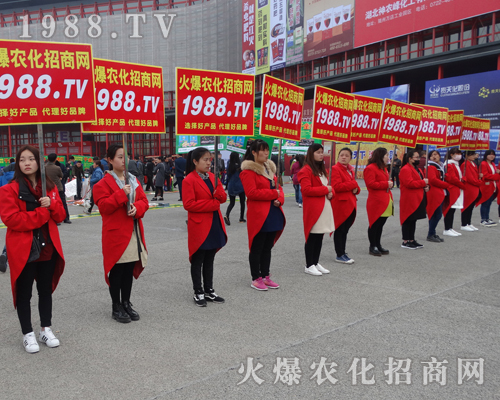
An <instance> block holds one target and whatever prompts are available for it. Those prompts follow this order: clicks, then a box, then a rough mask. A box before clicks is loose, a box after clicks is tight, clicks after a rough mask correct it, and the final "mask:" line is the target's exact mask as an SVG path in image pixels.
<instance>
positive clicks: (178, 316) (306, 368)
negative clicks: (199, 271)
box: [0, 185, 500, 400]
mask: <svg viewBox="0 0 500 400" xmlns="http://www.w3.org/2000/svg"><path fill="white" fill-rule="evenodd" d="M285 191H286V193H287V194H289V195H291V193H292V192H293V188H292V186H291V185H285ZM394 195H395V198H396V213H397V212H398V207H397V206H398V200H397V199H398V198H399V191H398V190H397V189H395V190H394ZM149 197H150V198H151V197H152V196H151V195H150V196H149ZM177 198H178V194H177V193H166V194H165V202H166V203H171V204H172V205H174V204H176V203H177V201H176V200H177ZM366 198H367V192H366V190H363V191H362V193H361V194H360V196H359V207H358V216H357V219H356V222H355V224H354V226H353V227H352V229H351V232H350V234H349V237H348V242H347V251H348V253H349V255H350V256H351V257H352V258H354V259H355V260H356V263H355V264H353V265H342V264H337V263H335V262H334V259H335V252H334V249H333V243H332V240H331V239H330V238H327V237H325V239H324V243H323V252H322V256H321V259H320V263H321V264H322V265H323V266H325V267H327V268H329V269H330V270H331V273H330V274H329V275H325V276H321V277H315V276H310V275H306V274H304V272H303V270H304V263H305V260H304V251H303V245H304V235H303V225H302V210H301V209H300V208H298V207H297V206H296V205H295V201H294V198H293V197H287V198H286V203H285V206H284V210H285V214H286V217H287V226H286V229H285V232H284V234H283V236H282V237H281V239H280V241H279V242H278V243H277V245H276V247H275V249H274V250H273V260H272V266H271V272H272V274H273V279H275V280H276V281H277V282H278V283H279V284H280V285H281V288H280V289H278V290H274V291H271V290H269V291H268V292H258V291H256V290H254V289H251V288H250V281H251V279H250V272H249V266H248V242H247V235H246V226H245V225H244V224H239V223H238V222H237V219H238V215H239V204H238V203H237V204H236V206H235V208H234V210H233V213H232V216H233V218H232V220H233V221H234V222H233V223H232V225H231V226H229V227H227V231H228V236H229V242H228V244H227V246H226V247H225V248H224V249H222V250H221V251H220V252H219V253H218V254H217V256H216V265H215V278H214V282H215V289H216V291H217V293H218V294H220V295H221V296H222V297H224V298H226V303H225V304H223V305H214V304H208V307H207V308H198V307H196V306H195V305H194V302H193V300H192V284H191V277H190V272H189V263H188V259H187V257H188V254H187V232H186V224H185V219H186V212H185V211H184V209H183V208H182V207H169V208H159V209H151V210H150V211H148V213H147V214H146V217H145V219H144V224H145V229H146V241H147V245H148V248H149V256H150V257H149V266H148V268H147V269H146V270H145V271H144V273H143V274H142V276H141V277H140V279H139V280H138V281H135V282H134V287H133V293H132V299H131V300H132V302H133V304H134V308H136V309H137V310H138V311H139V313H140V315H141V320H140V321H139V322H132V323H130V324H119V323H117V322H115V321H113V320H112V319H111V302H110V297H109V292H108V289H107V286H106V283H105V282H104V278H103V268H102V255H101V234H100V232H101V218H100V217H99V216H91V217H86V218H80V219H73V220H72V221H73V223H72V224H71V225H66V224H62V225H61V226H60V234H61V237H62V242H63V248H64V251H65V256H66V260H67V264H66V272H65V274H64V275H63V277H62V279H61V282H60V285H59V287H58V289H57V291H56V292H55V294H54V317H53V329H54V331H56V332H57V333H56V334H57V336H58V338H59V339H60V340H61V346H60V347H59V348H56V349H49V348H47V347H45V346H41V350H40V352H39V353H37V354H34V355H29V354H27V353H26V352H25V351H24V349H23V347H22V344H21V338H22V335H21V331H20V327H19V322H18V319H17V314H16V312H15V310H14V309H13V306H12V296H11V291H10V279H9V275H8V274H9V273H8V272H7V273H6V274H1V275H0V290H1V293H2V296H1V297H0V321H1V324H0V338H1V342H2V345H1V346H0V399H9V400H10V399H28V398H35V397H38V398H51V399H104V398H105V399H196V398H228V399H255V398H258V397H266V398H279V399H299V398H300V399H303V398H307V399H319V398H332V397H335V398H340V399H374V398H376V399H402V398H405V399H422V398H425V399H470V398H478V399H494V398H500V384H499V379H498V371H499V370H500V351H499V348H498V337H499V335H500V324H499V322H498V321H499V320H500V296H499V295H500V290H499V287H500V267H499V262H498V259H499V256H500V251H499V250H498V247H497V246H498V243H499V237H500V226H499V227H494V228H483V227H481V228H480V230H479V231H478V232H474V233H469V232H464V234H463V236H461V237H458V238H448V237H446V238H445V240H446V241H445V243H442V244H435V243H429V242H426V241H425V237H426V234H427V230H426V229H427V222H426V221H423V220H422V221H419V222H418V223H417V240H419V241H420V242H421V243H423V244H424V245H425V247H424V249H421V250H405V249H402V248H401V247H400V245H401V231H400V225H399V217H398V215H396V216H395V217H393V218H390V219H389V221H388V222H387V224H386V227H385V229H384V235H383V240H382V244H383V245H384V247H387V248H388V249H389V250H390V251H391V254H390V255H389V256H384V257H372V256H369V255H368V240H367V234H366V229H367V224H368V223H367V217H366V211H365V204H366ZM225 208H226V205H224V206H223V207H222V209H223V210H225ZM80 212H81V208H79V207H71V213H72V214H78V213H80ZM491 216H492V217H495V220H496V218H497V209H496V206H495V205H494V206H493V207H492V215H491ZM473 223H475V224H476V226H479V210H477V209H476V210H475V211H474V214H473ZM459 225H460V224H459V221H458V219H457V220H456V221H455V229H457V230H458V228H459ZM439 228H440V230H441V231H442V228H443V223H442V222H441V223H440V225H439ZM5 233H6V229H0V243H2V242H3V240H4V237H5ZM438 233H441V232H438ZM36 303H37V301H36V293H35V291H34V298H33V301H32V315H33V325H34V327H36V328H35V332H36V333H38V328H37V326H38V324H39V318H38V312H37V307H36V306H37V304H36ZM250 357H251V358H252V359H253V360H252V362H253V365H254V366H257V364H258V363H260V364H261V365H262V367H261V368H260V369H259V370H258V371H256V375H257V376H258V377H259V378H260V379H263V380H264V382H263V383H262V384H261V385H258V384H257V383H256V382H255V381H254V380H253V379H252V378H250V379H248V381H246V382H245V383H242V384H240V385H238V383H239V382H240V381H242V380H243V379H244V378H245V375H246V372H247V368H246V367H247V364H248V361H249V358H250ZM322 357H325V358H326V360H327V363H328V365H327V366H328V368H327V371H331V369H330V367H331V362H335V363H336V364H337V366H334V369H335V370H336V372H335V373H332V377H333V378H335V379H337V380H338V381H337V382H336V384H335V385H332V383H330V381H328V380H326V381H325V382H324V383H322V384H321V385H318V383H317V381H316V380H315V379H312V380H311V379H310V378H311V377H312V376H313V374H314V373H315V371H316V369H311V368H310V366H311V364H313V363H314V362H316V363H318V362H319V361H320V359H321V358H322ZM389 357H394V358H397V359H410V360H411V365H410V370H409V372H410V373H411V382H412V383H411V385H407V384H405V383H400V384H399V385H395V384H392V385H391V384H387V383H386V380H387V379H388V375H385V374H384V371H386V370H387V369H388V367H387V365H386V364H387V363H388V358H389ZM431 357H436V358H437V360H438V361H443V360H446V361H448V363H447V364H444V365H445V366H446V367H447V376H446V380H447V382H446V384H445V385H440V384H439V383H436V382H432V383H429V384H427V385H424V376H425V374H424V367H425V366H426V364H422V363H424V362H428V361H431ZM284 358H287V360H288V361H289V362H292V361H293V360H294V359H295V358H298V364H294V362H292V364H290V365H289V369H290V368H292V369H293V368H295V367H296V366H298V368H300V372H299V375H300V378H298V382H299V383H298V384H296V383H292V384H291V385H288V384H286V383H283V382H281V381H278V382H277V383H274V382H275V380H276V373H275V372H273V369H274V367H275V365H276V364H278V359H281V361H283V359H284ZM356 358H358V359H360V361H359V364H358V369H357V372H360V371H361V367H360V365H361V362H362V361H361V359H362V358H364V359H366V363H367V364H372V365H373V368H372V369H370V370H369V371H367V373H366V380H367V381H368V382H369V381H370V379H371V378H372V376H373V377H374V380H375V382H374V384H363V383H362V376H361V374H360V375H357V384H355V385H354V384H353V382H352V379H353V374H352V372H348V371H349V370H350V369H351V367H352V365H353V362H355V359H356ZM458 358H462V359H480V358H482V359H484V366H483V372H484V373H483V375H482V377H483V383H481V384H477V383H475V382H474V381H473V380H474V379H470V380H468V381H465V382H464V383H463V384H462V385H459V384H458V380H459V375H463V374H460V371H459V365H458ZM242 365H243V368H242V374H240V373H239V372H238V371H239V370H240V367H241V366H242ZM464 365H465V364H464ZM471 365H472V364H471ZM468 371H469V374H473V372H474V370H473V368H471V367H469V370H468ZM280 372H282V373H284V372H286V368H282V369H281V370H280ZM296 372H297V370H296ZM399 372H401V371H399ZM284 375H286V374H284ZM401 376H402V375H401ZM433 376H434V375H433ZM325 377H326V375H325V374H323V378H325ZM466 377H467V376H466ZM365 383H367V382H365Z"/></svg>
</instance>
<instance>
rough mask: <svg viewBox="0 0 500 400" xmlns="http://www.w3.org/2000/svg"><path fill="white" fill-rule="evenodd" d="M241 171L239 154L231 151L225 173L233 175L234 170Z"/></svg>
mask: <svg viewBox="0 0 500 400" xmlns="http://www.w3.org/2000/svg"><path fill="white" fill-rule="evenodd" d="M239 171H241V160H240V155H239V154H238V153H236V152H235V151H233V152H232V153H231V155H230V156H229V164H228V166H227V173H228V174H229V175H233V174H235V173H236V172H239Z"/></svg>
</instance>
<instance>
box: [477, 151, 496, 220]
mask: <svg viewBox="0 0 500 400" xmlns="http://www.w3.org/2000/svg"><path fill="white" fill-rule="evenodd" d="M495 157H496V155H495V150H486V151H485V153H484V157H483V161H482V162H481V169H480V171H481V173H482V174H483V182H484V185H481V186H480V190H481V199H480V200H479V202H478V205H481V208H480V211H481V225H483V226H487V227H492V226H496V225H497V224H496V222H493V220H492V219H490V208H491V203H492V202H493V200H495V199H496V198H497V196H498V183H499V180H500V169H498V168H497V167H496V166H495Z"/></svg>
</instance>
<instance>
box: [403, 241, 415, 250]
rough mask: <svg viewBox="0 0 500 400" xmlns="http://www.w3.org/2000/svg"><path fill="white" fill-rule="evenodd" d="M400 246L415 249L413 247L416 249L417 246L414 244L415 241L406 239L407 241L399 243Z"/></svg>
mask: <svg viewBox="0 0 500 400" xmlns="http://www.w3.org/2000/svg"><path fill="white" fill-rule="evenodd" d="M401 247H402V248H403V249H410V250H415V249H417V248H418V247H417V246H416V245H415V242H410V241H408V242H406V243H405V242H403V243H401Z"/></svg>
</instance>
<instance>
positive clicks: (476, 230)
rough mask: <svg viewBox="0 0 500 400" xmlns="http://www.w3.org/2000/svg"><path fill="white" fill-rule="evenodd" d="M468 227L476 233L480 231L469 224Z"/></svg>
mask: <svg viewBox="0 0 500 400" xmlns="http://www.w3.org/2000/svg"><path fill="white" fill-rule="evenodd" d="M467 226H468V227H469V228H472V230H474V231H478V230H479V229H477V228H476V227H475V226H474V225H471V224H469V225H467Z"/></svg>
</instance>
